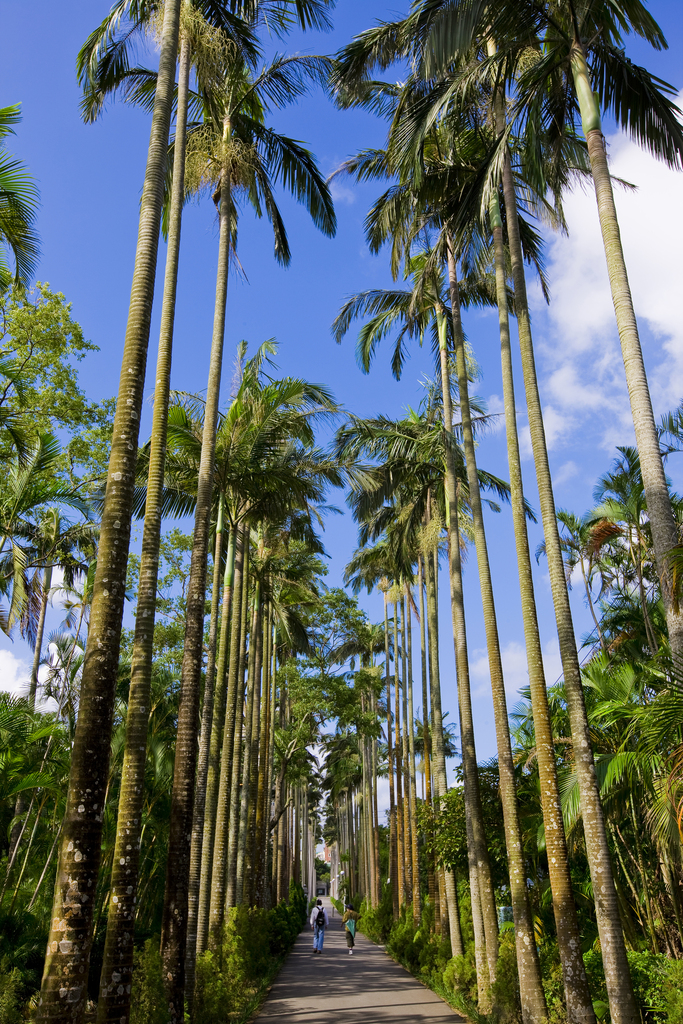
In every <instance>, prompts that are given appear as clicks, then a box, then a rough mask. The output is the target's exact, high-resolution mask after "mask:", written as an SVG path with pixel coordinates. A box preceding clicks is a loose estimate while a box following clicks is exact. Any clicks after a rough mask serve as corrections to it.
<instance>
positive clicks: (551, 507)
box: [496, 111, 639, 1024]
mask: <svg viewBox="0 0 683 1024" xmlns="http://www.w3.org/2000/svg"><path fill="white" fill-rule="evenodd" d="M496 126H497V129H498V131H499V132H502V131H503V130H504V114H503V113H502V111H501V112H500V113H499V112H498V111H497V112H496ZM503 194H504V197H505V210H506V215H507V228H508V241H509V245H510V259H511V263H512V278H513V281H514V286H515V308H516V314H517V329H518V336H519V345H520V352H521V356H522V371H523V375H524V387H525V392H526V403H527V412H528V417H529V431H530V435H531V447H532V451H533V455H534V463H535V467H536V481H537V484H538V496H539V504H540V507H541V518H542V522H543V533H544V537H545V545H546V555H547V559H548V572H549V575H550V587H551V591H552V595H553V604H554V608H555V622H556V625H557V634H558V640H559V645H560V657H561V659H562V671H563V675H564V685H565V692H566V697H567V711H568V715H569V723H570V726H571V733H572V742H573V750H574V760H575V767H576V776H577V781H578V785H579V797H580V803H581V816H582V819H583V829H584V836H585V841H586V855H587V859H588V864H589V868H590V873H591V879H592V882H593V893H594V897H595V911H596V917H597V923H598V932H599V935H600V944H601V947H602V955H603V964H604V969H605V982H606V986H607V995H608V999H609V1005H610V1012H611V1014H612V1021H613V1024H638V1020H639V1014H638V1009H637V1006H636V1002H635V998H634V995H633V986H632V984H631V975H630V972H629V967H628V960H627V957H626V946H625V944H624V935H623V931H622V927H621V918H620V916H619V904H618V900H617V893H616V888H615V885H614V874H613V870H612V862H611V859H610V852H609V846H608V844H607V836H606V832H605V820H604V815H603V810H602V804H601V802H600V793H599V790H598V783H597V778H596V775H595V762H594V759H593V750H592V747H591V739H590V731H589V727H588V718H587V715H586V705H585V701H584V694H583V685H582V682H581V668H580V666H579V658H578V653H577V650H576V640H575V637H574V625H573V622H572V614H571V607H570V605H569V594H568V592H567V581H566V578H565V572H564V562H563V558H562V548H561V545H560V534H559V529H558V526H557V516H556V509H555V497H554V495H553V487H552V479H551V476H550V466H549V463H548V449H547V445H546V440H545V428H544V425H543V413H542V410H541V399H540V394H539V390H538V379H537V376H536V363H535V358H534V349H533V339H532V334H531V319H530V316H529V304H528V301H527V294H526V279H525V273H524V261H523V253H522V246H521V241H520V235H519V223H518V219H517V197H516V193H515V183H514V177H513V173H512V163H511V160H510V153H509V151H508V152H507V153H506V154H505V160H504V164H503Z"/></svg>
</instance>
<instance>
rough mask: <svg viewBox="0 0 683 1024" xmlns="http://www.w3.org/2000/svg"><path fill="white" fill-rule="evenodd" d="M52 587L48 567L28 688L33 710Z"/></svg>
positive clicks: (47, 567)
mask: <svg viewBox="0 0 683 1024" xmlns="http://www.w3.org/2000/svg"><path fill="white" fill-rule="evenodd" d="M51 586H52V566H51V565H46V566H45V569H44V570H43V593H42V596H41V599H40V612H39V614H38V626H37V629H36V645H35V647H34V650H33V665H32V667H31V681H30V683H29V687H28V702H29V704H30V705H31V707H32V708H33V707H34V705H35V703H36V692H37V690H38V669H39V668H40V655H41V653H42V650H43V637H44V635H45V619H46V617H47V606H48V602H49V600H50V588H51Z"/></svg>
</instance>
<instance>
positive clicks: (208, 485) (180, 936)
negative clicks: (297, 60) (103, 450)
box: [161, 128, 230, 1024]
mask: <svg viewBox="0 0 683 1024" xmlns="http://www.w3.org/2000/svg"><path fill="white" fill-rule="evenodd" d="M226 131H227V128H226ZM220 189H221V190H220V210H219V222H220V228H219V242H218V270H217V275H216V302H215V307H214V319H213V337H212V339H211V358H210V364H209V378H208V385H207V389H206V406H205V411H204V430H203V433H202V449H201V456H200V461H199V477H198V481H197V506H196V511H195V520H194V535H193V538H192V556H191V559H190V580H189V585H188V591H187V607H186V613H185V644H184V650H183V663H182V669H181V679H180V705H179V708H178V728H177V733H176V747H175V765H174V773H173V793H172V797H171V823H170V831H169V856H168V861H167V864H166V886H165V891H164V909H163V917H162V925H161V955H162V961H163V973H164V979H165V980H166V992H167V995H168V1000H169V1012H170V1019H171V1024H182V1022H183V1020H184V1016H185V1007H184V1003H185V944H186V937H187V900H188V889H189V882H190V854H191V843H192V816H193V811H194V784H195V769H196V765H197V719H198V714H199V695H200V690H201V671H202V653H203V645H204V603H205V598H206V562H207V558H206V553H207V548H208V540H209V523H210V516H211V504H212V496H213V471H214V457H215V451H216V423H217V420H218V401H219V398H220V387H221V372H222V368H223V343H224V340H225V307H226V301H227V293H228V270H229V265H230V202H229V189H230V180H229V172H228V171H227V169H226V170H224V171H223V174H222V177H221V186H220Z"/></svg>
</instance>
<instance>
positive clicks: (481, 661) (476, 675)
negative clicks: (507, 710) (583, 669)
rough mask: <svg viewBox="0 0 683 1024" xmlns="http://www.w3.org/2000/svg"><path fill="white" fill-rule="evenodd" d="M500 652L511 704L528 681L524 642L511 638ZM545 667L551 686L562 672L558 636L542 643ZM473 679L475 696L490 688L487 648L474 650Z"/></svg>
mask: <svg viewBox="0 0 683 1024" xmlns="http://www.w3.org/2000/svg"><path fill="white" fill-rule="evenodd" d="M500 656H501V660H502V662H503V677H504V679H505V694H506V696H507V699H508V705H509V706H510V707H511V706H512V704H513V703H514V702H515V701H516V700H517V697H518V695H519V691H520V690H522V689H523V688H524V687H525V686H528V685H529V673H528V671H527V661H526V647H525V645H524V643H523V642H520V641H518V640H511V641H509V643H507V644H505V646H504V647H502V648H501V652H500ZM543 667H544V669H545V675H546V683H547V684H548V686H552V685H553V683H555V682H556V680H557V679H558V678H559V677H560V675H561V674H562V662H561V660H560V649H559V645H558V642H557V640H556V639H552V640H549V641H548V642H547V643H546V644H545V645H544V647H543ZM470 681H471V685H472V696H473V697H474V698H475V699H476V698H478V697H483V696H485V695H486V694H489V693H490V692H491V675H490V672H489V659H488V655H487V653H486V651H485V650H476V651H473V652H472V657H471V659H470Z"/></svg>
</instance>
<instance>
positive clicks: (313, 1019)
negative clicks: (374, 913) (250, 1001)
mask: <svg viewBox="0 0 683 1024" xmlns="http://www.w3.org/2000/svg"><path fill="white" fill-rule="evenodd" d="M324 903H325V906H326V907H327V913H328V917H329V919H330V927H329V928H328V929H327V931H326V933H325V945H324V948H323V953H322V956H317V955H314V954H313V933H312V932H311V930H310V926H308V925H307V927H306V929H305V930H304V931H303V932H302V933H301V935H299V937H298V939H297V940H296V944H295V946H294V948H293V950H292V952H291V953H290V955H289V956H288V957H287V960H286V962H285V964H284V966H283V968H282V970H281V971H280V974H279V975H278V978H277V980H276V981H275V984H274V985H273V987H272V989H271V991H270V994H269V995H268V998H267V999H266V1001H265V1003H264V1004H263V1007H262V1009H261V1012H260V1013H259V1014H258V1017H257V1024H323V1022H325V1021H328V1020H329V1021H339V1020H341V1022H342V1024H394V1022H396V1024H398V1022H400V1021H414V1022H415V1024H420V1022H421V1021H429V1022H430V1024H455V1022H456V1021H462V1020H463V1018H462V1017H459V1016H458V1014H457V1013H455V1011H454V1010H451V1008H450V1007H449V1006H448V1005H447V1004H446V1003H444V1002H443V1001H442V1000H441V999H439V997H438V996H437V995H435V994H434V992H431V991H430V990H429V989H428V988H425V987H424V985H421V984H420V982H419V981H416V979H415V978H413V977H412V975H410V974H408V972H407V971H405V970H404V969H403V968H402V967H400V966H399V964H397V963H395V962H394V961H393V960H392V959H391V957H389V956H388V955H387V954H386V953H385V952H384V950H383V949H380V948H379V946H375V944H374V943H372V942H370V940H369V939H367V938H366V937H365V936H364V935H359V934H356V946H355V949H354V951H353V956H349V954H348V951H347V948H346V938H345V936H344V933H343V931H342V930H341V919H340V917H339V914H337V913H336V912H335V911H334V910H333V909H332V906H331V904H330V901H329V899H325V900H324Z"/></svg>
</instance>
